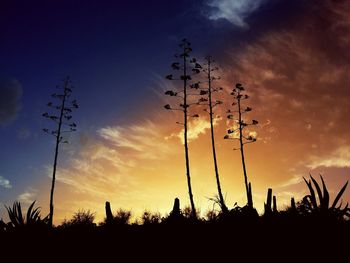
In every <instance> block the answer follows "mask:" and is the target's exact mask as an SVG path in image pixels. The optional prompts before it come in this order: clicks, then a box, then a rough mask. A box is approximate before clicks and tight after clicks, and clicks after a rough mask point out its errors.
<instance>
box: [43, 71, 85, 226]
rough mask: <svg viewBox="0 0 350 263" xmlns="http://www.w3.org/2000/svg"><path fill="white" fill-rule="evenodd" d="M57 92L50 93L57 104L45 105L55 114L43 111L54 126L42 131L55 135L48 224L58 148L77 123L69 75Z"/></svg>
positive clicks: (75, 102)
mask: <svg viewBox="0 0 350 263" xmlns="http://www.w3.org/2000/svg"><path fill="white" fill-rule="evenodd" d="M56 88H57V89H58V90H59V92H58V93H53V94H52V95H51V97H52V98H54V99H56V100H57V101H58V103H57V104H54V103H52V102H49V103H48V104H47V106H48V107H49V108H50V109H51V110H53V111H57V112H58V113H56V114H51V113H48V112H45V113H44V114H43V117H45V118H47V119H49V120H51V121H53V122H54V123H55V127H54V128H53V129H47V128H45V129H43V131H44V132H46V133H48V134H50V135H52V136H54V137H55V140H56V145H55V157H54V162H53V172H52V185H51V192H50V216H49V225H50V226H52V222H53V212H54V207H53V195H54V190H55V181H56V167H57V158H58V150H59V146H60V144H61V143H68V141H67V140H65V139H64V138H63V135H64V134H66V133H70V132H74V131H76V127H77V125H76V124H75V122H72V121H71V119H72V112H73V109H77V108H78V104H77V101H76V100H70V97H71V94H72V85H71V80H70V79H69V77H66V78H65V79H64V80H63V85H62V86H57V87H56Z"/></svg>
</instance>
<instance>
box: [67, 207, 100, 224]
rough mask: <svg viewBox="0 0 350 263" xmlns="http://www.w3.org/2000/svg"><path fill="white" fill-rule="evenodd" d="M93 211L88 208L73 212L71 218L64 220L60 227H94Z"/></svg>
mask: <svg viewBox="0 0 350 263" xmlns="http://www.w3.org/2000/svg"><path fill="white" fill-rule="evenodd" d="M94 220H95V213H92V212H90V210H87V211H85V210H79V211H78V212H76V213H74V215H73V218H72V219H70V220H68V221H67V220H64V222H63V223H62V227H64V228H67V227H77V228H78V227H79V228H81V227H94V226H96V224H95V223H94Z"/></svg>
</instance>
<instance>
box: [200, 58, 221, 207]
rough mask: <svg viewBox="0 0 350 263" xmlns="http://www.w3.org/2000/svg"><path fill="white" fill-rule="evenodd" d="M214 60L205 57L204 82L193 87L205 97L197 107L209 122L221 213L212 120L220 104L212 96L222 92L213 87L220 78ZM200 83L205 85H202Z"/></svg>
mask: <svg viewBox="0 0 350 263" xmlns="http://www.w3.org/2000/svg"><path fill="white" fill-rule="evenodd" d="M214 62H215V61H214V59H213V58H212V57H211V56H207V57H205V63H204V64H203V68H201V71H202V72H203V73H204V74H205V79H206V80H205V81H201V82H200V83H201V85H198V86H195V88H197V89H200V95H204V96H206V97H202V98H200V99H199V101H198V104H199V105H205V106H207V107H208V108H207V109H204V111H205V112H207V113H208V114H209V121H210V137H211V148H212V153H213V162H214V171H215V179H216V186H217V189H218V196H217V200H215V201H217V202H218V203H219V205H220V207H221V210H222V212H223V213H227V212H228V208H227V206H226V204H225V199H224V197H223V194H222V190H221V182H220V176H219V168H218V162H217V157H216V146H215V131H214V119H215V118H216V117H215V116H214V108H215V107H216V106H218V105H220V104H222V101H221V100H216V99H215V98H214V96H213V95H214V94H215V93H218V92H221V91H222V90H223V88H222V87H214V85H213V84H214V82H215V81H217V80H219V79H220V77H218V76H215V74H214V73H215V71H217V70H218V69H219V68H218V67H217V66H215V65H214ZM202 83H205V84H204V85H202Z"/></svg>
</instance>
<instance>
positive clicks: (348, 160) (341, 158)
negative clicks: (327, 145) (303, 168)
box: [307, 146, 350, 169]
mask: <svg viewBox="0 0 350 263" xmlns="http://www.w3.org/2000/svg"><path fill="white" fill-rule="evenodd" d="M311 159H312V161H311V163H310V164H308V165H307V166H308V167H309V168H311V169H316V168H318V167H337V168H350V146H342V147H339V148H338V149H336V150H334V151H333V152H331V153H330V154H329V155H327V156H322V157H320V156H313V157H311Z"/></svg>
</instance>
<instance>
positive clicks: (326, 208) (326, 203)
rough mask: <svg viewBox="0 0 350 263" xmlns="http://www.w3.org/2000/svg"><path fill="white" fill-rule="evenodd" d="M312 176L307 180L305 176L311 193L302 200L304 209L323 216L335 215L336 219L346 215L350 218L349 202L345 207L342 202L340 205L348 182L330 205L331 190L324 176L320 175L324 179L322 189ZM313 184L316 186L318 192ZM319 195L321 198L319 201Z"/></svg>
mask: <svg viewBox="0 0 350 263" xmlns="http://www.w3.org/2000/svg"><path fill="white" fill-rule="evenodd" d="M310 178H311V180H306V179H305V178H304V177H303V179H304V181H305V183H306V185H307V186H308V188H309V191H310V194H309V195H306V196H305V197H304V198H303V201H302V205H303V207H304V211H305V212H307V213H308V214H314V215H320V216H323V217H333V218H336V219H344V218H345V217H349V218H350V208H349V207H348V205H349V204H348V203H347V204H346V205H345V207H344V208H342V202H340V204H339V205H338V203H339V200H340V198H341V197H342V195H343V194H344V192H345V189H346V187H347V186H348V182H346V183H345V184H344V186H343V187H342V188H341V189H340V191H339V192H338V194H337V196H336V197H335V199H334V201H333V203H332V205H331V206H330V197H329V192H328V189H327V186H326V183H325V182H324V180H323V177H322V176H321V175H320V178H321V181H322V190H321V187H320V185H319V184H318V183H317V181H316V180H315V179H314V178H313V177H312V176H311V175H310ZM313 186H314V187H315V189H316V192H317V194H316V192H315V190H314V187H313ZM317 196H318V200H319V201H318V202H317Z"/></svg>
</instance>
